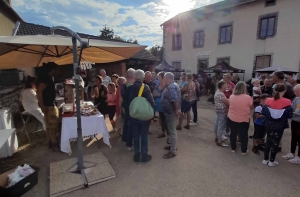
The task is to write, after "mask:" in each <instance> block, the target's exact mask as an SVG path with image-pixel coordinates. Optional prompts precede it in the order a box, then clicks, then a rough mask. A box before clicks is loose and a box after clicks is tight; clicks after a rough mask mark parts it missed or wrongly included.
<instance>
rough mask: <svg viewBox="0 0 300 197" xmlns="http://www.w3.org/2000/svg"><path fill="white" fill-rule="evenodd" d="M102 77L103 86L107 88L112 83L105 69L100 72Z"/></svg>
mask: <svg viewBox="0 0 300 197" xmlns="http://www.w3.org/2000/svg"><path fill="white" fill-rule="evenodd" d="M100 75H101V77H102V84H103V85H105V86H106V87H107V85H108V84H109V83H110V82H111V78H110V77H109V76H107V75H106V71H105V70H104V69H101V70H100Z"/></svg>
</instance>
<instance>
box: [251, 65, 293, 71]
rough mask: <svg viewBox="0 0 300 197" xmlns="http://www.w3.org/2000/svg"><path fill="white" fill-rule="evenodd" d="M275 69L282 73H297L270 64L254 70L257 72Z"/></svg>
mask: <svg viewBox="0 0 300 197" xmlns="http://www.w3.org/2000/svg"><path fill="white" fill-rule="evenodd" d="M275 71H282V72H284V73H298V72H297V71H291V70H290V69H285V68H282V67H280V66H271V67H267V68H263V69H258V70H256V71H255V72H259V73H273V72H275Z"/></svg>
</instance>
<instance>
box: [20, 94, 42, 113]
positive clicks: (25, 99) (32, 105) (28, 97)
mask: <svg viewBox="0 0 300 197" xmlns="http://www.w3.org/2000/svg"><path fill="white" fill-rule="evenodd" d="M22 105H23V107H24V109H25V111H27V112H32V111H35V110H37V109H40V107H39V104H38V99H37V97H36V92H35V91H34V90H33V89H31V88H27V89H25V90H23V92H22Z"/></svg>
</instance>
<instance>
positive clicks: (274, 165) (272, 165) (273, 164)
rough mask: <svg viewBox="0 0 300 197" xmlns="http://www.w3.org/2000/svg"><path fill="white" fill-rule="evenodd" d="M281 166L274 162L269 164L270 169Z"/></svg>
mask: <svg viewBox="0 0 300 197" xmlns="http://www.w3.org/2000/svg"><path fill="white" fill-rule="evenodd" d="M278 165H279V163H278V162H277V161H273V162H271V161H270V162H269V163H268V166H270V167H276V166H278Z"/></svg>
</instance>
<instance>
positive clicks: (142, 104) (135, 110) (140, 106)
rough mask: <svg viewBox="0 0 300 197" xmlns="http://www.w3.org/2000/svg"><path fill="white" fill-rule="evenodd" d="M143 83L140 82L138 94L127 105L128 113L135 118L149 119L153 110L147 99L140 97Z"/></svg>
mask: <svg viewBox="0 0 300 197" xmlns="http://www.w3.org/2000/svg"><path fill="white" fill-rule="evenodd" d="M144 87H145V85H144V84H142V86H141V88H140V90H139V93H138V96H137V97H135V98H134V99H133V100H132V101H131V103H130V105H129V114H130V116H131V117H132V118H134V119H137V120H142V121H146V120H150V119H152V118H153V117H154V110H153V108H152V106H151V104H150V103H149V102H148V100H147V99H146V98H144V97H142V93H143V91H144Z"/></svg>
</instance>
